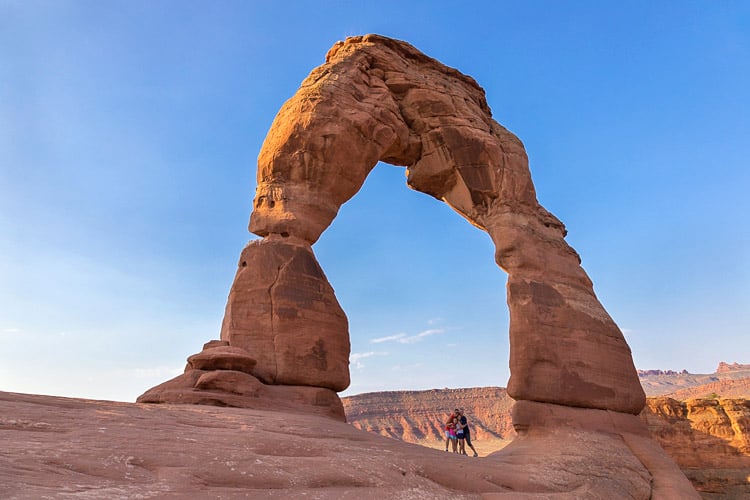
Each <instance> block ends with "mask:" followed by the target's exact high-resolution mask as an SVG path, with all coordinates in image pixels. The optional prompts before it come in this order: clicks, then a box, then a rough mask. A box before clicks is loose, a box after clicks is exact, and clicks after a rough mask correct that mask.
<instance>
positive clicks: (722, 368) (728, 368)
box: [716, 361, 750, 373]
mask: <svg viewBox="0 0 750 500" xmlns="http://www.w3.org/2000/svg"><path fill="white" fill-rule="evenodd" d="M736 371H750V365H742V364H740V363H737V362H734V363H732V364H729V363H725V362H723V361H722V362H720V363H719V367H718V368H717V369H716V373H726V372H736Z"/></svg>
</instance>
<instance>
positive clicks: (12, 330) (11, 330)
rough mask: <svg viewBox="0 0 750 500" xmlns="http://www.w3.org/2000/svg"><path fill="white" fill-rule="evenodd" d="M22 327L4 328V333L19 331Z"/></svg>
mask: <svg viewBox="0 0 750 500" xmlns="http://www.w3.org/2000/svg"><path fill="white" fill-rule="evenodd" d="M20 331H21V329H20V328H3V333H19V332H20Z"/></svg>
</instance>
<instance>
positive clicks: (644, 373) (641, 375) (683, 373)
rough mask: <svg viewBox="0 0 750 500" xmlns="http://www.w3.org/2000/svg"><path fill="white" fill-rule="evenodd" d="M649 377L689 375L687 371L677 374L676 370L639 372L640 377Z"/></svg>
mask: <svg viewBox="0 0 750 500" xmlns="http://www.w3.org/2000/svg"><path fill="white" fill-rule="evenodd" d="M649 375H689V373H688V371H687V370H682V371H679V372H676V371H674V370H638V376H639V377H647V376H649Z"/></svg>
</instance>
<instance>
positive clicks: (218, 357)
mask: <svg viewBox="0 0 750 500" xmlns="http://www.w3.org/2000/svg"><path fill="white" fill-rule="evenodd" d="M255 363H256V361H255V360H254V359H253V358H251V357H250V355H249V353H248V352H247V351H246V350H244V349H240V348H238V347H231V346H228V345H227V346H217V347H213V346H209V348H208V349H206V348H204V349H203V351H201V352H199V353H198V354H193V355H192V356H190V357H189V358H188V367H189V368H191V369H194V370H236V371H240V372H244V373H250V374H252V373H253V368H254V367H255Z"/></svg>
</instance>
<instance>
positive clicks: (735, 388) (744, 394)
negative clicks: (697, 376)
mask: <svg viewBox="0 0 750 500" xmlns="http://www.w3.org/2000/svg"><path fill="white" fill-rule="evenodd" d="M665 395H666V396H668V397H670V398H672V399H677V400H681V401H684V400H686V399H694V398H709V399H712V398H717V397H721V398H743V399H750V378H741V379H739V380H731V379H729V380H718V381H716V382H710V383H708V384H702V385H696V386H693V387H688V388H685V389H679V390H677V391H674V392H670V393H667V394H665Z"/></svg>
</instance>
